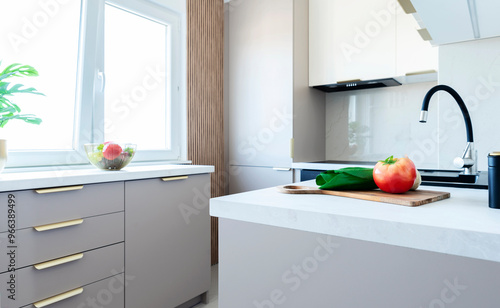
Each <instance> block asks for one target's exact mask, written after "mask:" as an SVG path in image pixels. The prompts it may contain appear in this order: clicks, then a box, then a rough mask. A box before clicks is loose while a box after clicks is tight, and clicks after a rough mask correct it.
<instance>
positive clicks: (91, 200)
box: [0, 182, 124, 231]
mask: <svg viewBox="0 0 500 308" xmlns="http://www.w3.org/2000/svg"><path fill="white" fill-rule="evenodd" d="M82 186H83V187H81V186H72V187H71V189H75V190H69V191H56V192H50V191H49V190H44V189H39V190H38V189H37V190H22V191H14V192H6V193H1V194H0V209H1V212H0V215H2V216H3V215H6V214H7V209H8V202H9V195H11V198H10V199H14V200H15V209H16V214H17V215H16V218H17V226H16V228H17V229H22V228H27V227H32V226H38V225H45V224H51V223H54V222H58V221H66V220H72V219H77V218H84V217H89V216H95V215H101V214H107V213H112V212H119V211H123V209H124V205H123V204H124V183H123V182H112V183H102V184H89V185H82ZM12 196H14V197H12ZM4 220H5V221H4ZM5 223H6V219H2V220H1V221H0V231H5V230H6V227H5ZM2 226H3V229H2Z"/></svg>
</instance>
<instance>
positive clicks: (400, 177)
mask: <svg viewBox="0 0 500 308" xmlns="http://www.w3.org/2000/svg"><path fill="white" fill-rule="evenodd" d="M416 177H417V171H416V168H415V164H414V163H413V162H412V161H411V160H410V159H409V158H408V157H404V158H394V157H393V156H391V157H389V158H387V159H386V160H381V161H379V162H378V163H377V164H376V165H375V167H374V168H373V180H374V181H375V184H377V186H378V188H380V189H381V190H383V191H385V192H388V193H393V194H400V193H404V192H406V191H408V190H409V189H410V188H411V187H412V186H413V183H414V182H415V178H416Z"/></svg>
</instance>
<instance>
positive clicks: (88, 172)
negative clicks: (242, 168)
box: [0, 164, 214, 192]
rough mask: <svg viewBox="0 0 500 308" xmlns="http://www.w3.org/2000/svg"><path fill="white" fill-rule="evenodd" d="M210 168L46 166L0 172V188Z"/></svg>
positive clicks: (133, 177) (144, 176)
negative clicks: (24, 170)
mask: <svg viewBox="0 0 500 308" xmlns="http://www.w3.org/2000/svg"><path fill="white" fill-rule="evenodd" d="M211 172H214V167H213V166H200V165H174V164H145V165H129V166H127V167H125V168H124V169H122V170H119V171H106V170H100V169H97V168H95V167H93V166H86V167H84V168H81V167H74V168H71V167H49V168H46V169H44V170H36V171H35V170H31V171H26V172H5V173H0V192H3V191H14V190H24V189H36V188H43V187H58V186H70V185H81V184H92V183H103V182H115V181H127V180H138V179H147V178H155V177H168V176H178V175H191V174H201V173H211Z"/></svg>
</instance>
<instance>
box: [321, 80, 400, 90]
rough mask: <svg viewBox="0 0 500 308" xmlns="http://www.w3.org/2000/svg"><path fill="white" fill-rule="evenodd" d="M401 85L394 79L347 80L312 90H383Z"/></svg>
mask: <svg viewBox="0 0 500 308" xmlns="http://www.w3.org/2000/svg"><path fill="white" fill-rule="evenodd" d="M400 85H401V83H400V82H399V81H397V80H396V79H394V78H384V79H374V80H349V81H345V82H340V83H334V84H327V85H321V86H313V88H315V89H318V90H321V91H323V92H327V93H331V92H341V91H352V90H363V89H374V88H385V87H394V86H400Z"/></svg>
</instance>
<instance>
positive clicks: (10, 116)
mask: <svg viewBox="0 0 500 308" xmlns="http://www.w3.org/2000/svg"><path fill="white" fill-rule="evenodd" d="M0 65H1V62H0ZM34 76H38V71H37V70H36V69H34V68H33V67H32V66H29V65H22V64H19V63H14V64H11V65H9V66H7V67H6V68H5V69H4V70H3V71H2V72H1V73H0V128H2V127H4V126H5V125H6V124H7V123H8V122H9V121H10V120H21V121H24V122H26V123H30V124H40V123H41V122H42V119H40V118H37V117H36V116H34V115H33V114H21V108H19V106H18V105H16V104H14V103H13V102H12V101H11V97H12V96H14V95H16V94H19V93H29V94H36V95H43V94H42V93H40V92H38V91H37V90H36V89H35V88H23V87H24V85H22V84H18V83H15V84H12V83H11V82H7V81H5V80H6V79H9V78H13V77H34ZM6 162H7V141H6V140H5V139H0V172H1V171H2V170H3V168H4V166H5V163H6Z"/></svg>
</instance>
